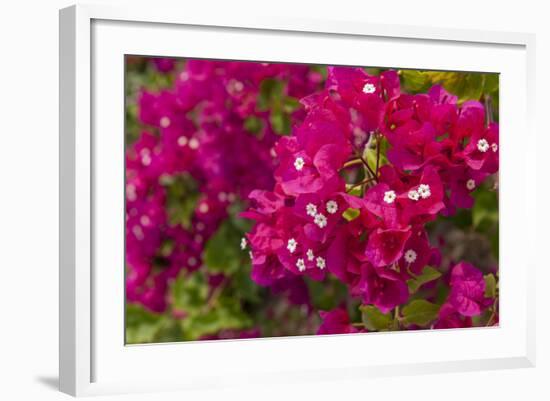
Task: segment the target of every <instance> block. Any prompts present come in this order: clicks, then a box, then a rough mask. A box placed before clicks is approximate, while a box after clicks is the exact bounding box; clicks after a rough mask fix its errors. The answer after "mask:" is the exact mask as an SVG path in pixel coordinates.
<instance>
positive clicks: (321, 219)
mask: <svg viewBox="0 0 550 401" xmlns="http://www.w3.org/2000/svg"><path fill="white" fill-rule="evenodd" d="M326 209H327V212H329V213H330V214H334V213H336V212H337V211H338V204H337V203H336V202H334V201H328V202H327V204H326ZM306 213H307V215H308V216H311V217H313V222H314V223H315V224H317V226H318V227H319V228H325V227H326V226H327V224H328V220H327V217H326V216H325V215H324V214H323V213H317V206H315V205H314V204H313V203H308V204H307V205H306Z"/></svg>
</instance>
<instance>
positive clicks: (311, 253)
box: [306, 249, 315, 262]
mask: <svg viewBox="0 0 550 401" xmlns="http://www.w3.org/2000/svg"><path fill="white" fill-rule="evenodd" d="M306 255H307V260H309V261H310V262H311V261H312V260H313V259H315V255H314V254H313V250H312V249H308V250H307V253H306Z"/></svg>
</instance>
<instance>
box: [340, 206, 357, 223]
mask: <svg viewBox="0 0 550 401" xmlns="http://www.w3.org/2000/svg"><path fill="white" fill-rule="evenodd" d="M360 214H361V211H360V210H359V209H353V208H351V207H348V208H347V209H346V210H345V211H344V213H342V216H343V217H344V219H346V220H347V221H352V220H355V219H356V218H358V217H359V215H360Z"/></svg>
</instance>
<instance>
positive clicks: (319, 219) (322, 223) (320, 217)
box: [313, 213, 327, 228]
mask: <svg viewBox="0 0 550 401" xmlns="http://www.w3.org/2000/svg"><path fill="white" fill-rule="evenodd" d="M313 221H314V223H315V224H317V225H318V226H319V228H325V227H326V226H327V218H326V217H325V215H324V214H322V213H317V214H316V215H315V218H314V219H313Z"/></svg>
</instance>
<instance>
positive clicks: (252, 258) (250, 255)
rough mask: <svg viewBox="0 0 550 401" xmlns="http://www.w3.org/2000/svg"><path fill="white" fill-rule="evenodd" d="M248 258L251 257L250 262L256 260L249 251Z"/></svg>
mask: <svg viewBox="0 0 550 401" xmlns="http://www.w3.org/2000/svg"><path fill="white" fill-rule="evenodd" d="M248 256H249V257H250V260H254V255H253V254H252V251H248Z"/></svg>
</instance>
